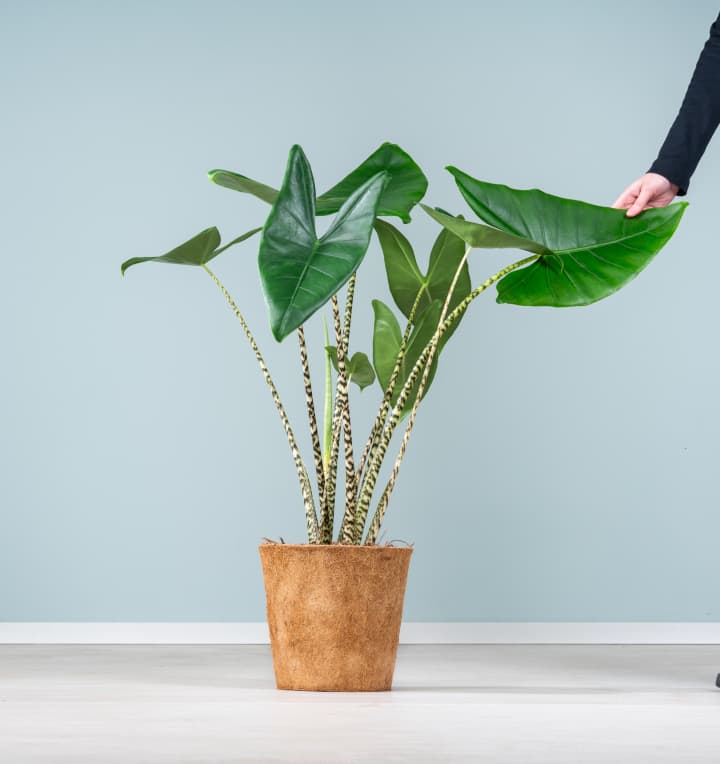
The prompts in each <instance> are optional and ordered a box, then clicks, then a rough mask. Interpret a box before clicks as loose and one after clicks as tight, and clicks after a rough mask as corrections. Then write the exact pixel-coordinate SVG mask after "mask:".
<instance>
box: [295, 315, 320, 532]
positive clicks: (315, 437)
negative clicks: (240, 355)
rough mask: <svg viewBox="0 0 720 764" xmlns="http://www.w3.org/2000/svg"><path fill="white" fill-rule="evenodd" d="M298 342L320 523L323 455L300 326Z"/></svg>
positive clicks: (303, 330)
mask: <svg viewBox="0 0 720 764" xmlns="http://www.w3.org/2000/svg"><path fill="white" fill-rule="evenodd" d="M297 334H298V342H299V344H300V363H301V364H302V370H303V383H304V385H305V402H306V403H307V410H308V420H309V422H310V437H311V439H312V447H313V457H314V459H315V471H316V473H317V482H318V496H319V497H320V518H321V520H320V524H321V525H322V517H323V515H324V513H325V506H324V504H323V500H324V497H325V469H324V467H323V456H322V451H321V450H320V433H319V431H318V424H317V414H316V413H315V399H314V398H313V390H312V379H311V377H310V364H309V363H308V354H307V345H306V344H305V329H304V328H303V327H302V326H300V327H298V330H297Z"/></svg>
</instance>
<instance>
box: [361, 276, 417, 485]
mask: <svg viewBox="0 0 720 764" xmlns="http://www.w3.org/2000/svg"><path fill="white" fill-rule="evenodd" d="M424 288H425V287H424V286H422V287H420V289H418V293H417V295H416V297H415V302H414V303H413V306H412V309H411V310H410V316H409V318H408V322H407V326H406V327H405V332H404V334H403V338H402V341H401V343H400V349H399V350H398V354H397V358H396V359H395V366H394V367H393V370H392V374H391V375H390V381H389V382H388V386H387V388H386V390H385V393H384V395H383V399H382V402H381V403H380V410H379V411H378V414H377V416H376V417H375V422H374V423H373V426H372V429H371V430H370V437H369V438H368V441H367V443H366V444H365V449H364V450H363V454H362V457H361V458H360V464H359V465H358V469H357V473H356V475H355V482H356V484H357V485H359V486H362V481H361V477H362V471H363V467H364V466H365V460H366V459H367V458H370V459H371V460H372V455H373V453H374V451H375V449H376V448H377V444H378V443H379V442H380V433H381V432H382V427H383V425H384V424H385V419H386V418H387V414H388V411H389V410H390V401H391V400H392V396H393V392H394V391H395V385H396V384H397V380H398V377H399V376H400V368H401V367H402V362H403V359H404V358H405V350H406V349H407V344H408V340H409V339H410V333H411V331H412V328H413V321H414V319H415V313H416V311H417V308H418V305H419V304H420V298H421V297H422V296H423V290H424Z"/></svg>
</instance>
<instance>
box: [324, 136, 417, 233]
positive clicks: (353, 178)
mask: <svg viewBox="0 0 720 764" xmlns="http://www.w3.org/2000/svg"><path fill="white" fill-rule="evenodd" d="M378 172H386V173H387V174H388V176H389V181H388V184H387V186H386V187H385V189H384V190H383V194H382V197H381V198H380V204H379V205H378V212H377V214H378V215H390V216H395V217H399V218H400V219H401V220H402V221H403V222H404V223H409V222H410V210H411V209H412V208H413V207H414V206H415V205H416V204H417V203H418V202H419V201H420V200H421V199H422V198H423V196H425V191H427V185H428V182H427V178H426V177H425V175H424V174H423V171H422V170H421V169H420V168H419V167H418V165H417V164H416V163H415V161H414V160H413V159H412V157H411V156H410V155H409V154H408V153H407V152H405V151H403V150H402V149H401V148H400V146H397V145H396V144H394V143H383V145H382V146H380V148H379V149H377V151H375V152H373V153H372V154H371V155H370V156H369V157H368V158H367V159H366V160H365V161H364V162H363V163H362V164H361V165H360V166H359V167H356V168H355V169H354V170H353V171H352V172H351V173H350V174H349V175H347V176H346V177H344V178H343V179H342V180H341V181H340V182H339V183H337V184H336V185H334V186H333V187H332V188H331V189H330V190H329V191H326V192H325V193H324V194H322V195H321V196H319V197H318V200H317V214H318V215H329V214H330V213H332V212H335V211H336V210H338V209H339V208H340V205H342V204H343V203H344V201H345V199H347V198H348V196H350V194H352V193H353V191H355V189H356V188H358V186H360V185H362V184H363V183H364V182H365V181H367V180H368V179H369V178H371V177H373V175H375V174H376V173H378Z"/></svg>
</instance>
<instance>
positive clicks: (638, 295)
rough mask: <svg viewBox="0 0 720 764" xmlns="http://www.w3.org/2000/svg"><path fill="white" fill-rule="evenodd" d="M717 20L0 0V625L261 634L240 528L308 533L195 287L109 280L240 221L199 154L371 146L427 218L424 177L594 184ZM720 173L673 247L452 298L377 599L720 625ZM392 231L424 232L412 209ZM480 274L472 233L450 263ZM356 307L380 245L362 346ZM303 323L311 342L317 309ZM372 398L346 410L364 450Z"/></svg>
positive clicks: (246, 159) (284, 0) (257, 384)
mask: <svg viewBox="0 0 720 764" xmlns="http://www.w3.org/2000/svg"><path fill="white" fill-rule="evenodd" d="M716 14H717V3H715V2H709V1H705V0H703V1H702V2H700V1H696V2H693V3H691V4H688V3H686V4H681V3H677V2H672V3H670V2H657V0H653V1H652V2H650V1H649V0H642V1H638V2H634V3H627V2H619V1H614V2H605V3H577V2H572V3H571V2H543V3H535V2H505V3H486V2H470V0H468V1H467V2H461V1H460V0H446V1H445V2H443V3H434V2H433V3H431V2H424V0H423V1H420V2H394V3H390V2H387V0H385V1H384V2H376V1H374V0H373V1H368V0H365V2H362V3H349V2H338V1H337V0H335V1H334V2H308V1H306V2H303V3H295V2H290V1H289V0H280V1H278V2H274V3H264V2H173V3H170V2H152V3H148V2H123V3H109V2H85V3H83V2H47V3H42V2H32V3H23V2H14V3H13V2H3V3H1V4H0V95H1V98H2V101H1V103H2V116H1V119H0V134H1V136H2V141H1V142H0V152H1V155H2V162H1V163H0V164H1V167H2V172H1V173H0V211H1V212H0V215H1V217H2V221H3V225H2V238H3V241H2V262H3V268H2V278H0V325H1V326H2V337H3V340H2V375H1V376H0V401H2V403H1V404H0V413H1V416H2V419H1V421H0V427H1V430H0V432H1V433H2V435H1V440H0V465H1V466H0V470H1V480H0V513H1V514H0V520H1V526H0V618H2V619H3V620H10V621H24V620H29V621H35V620H60V621H73V620H78V621H83V620H92V621H102V620H109V621H112V620H119V621H143V620H149V621H162V620H172V621H194V620H198V621H200V620H212V621H226V620H227V621H242V620H248V621H258V620H262V618H263V617H264V600H263V591H262V579H261V575H260V569H259V562H258V556H257V550H256V547H257V544H258V543H259V541H260V540H261V538H262V537H263V536H271V537H275V538H277V537H278V536H279V535H282V536H284V538H285V539H286V540H293V541H303V540H304V521H303V512H302V507H301V501H300V496H299V491H298V488H297V484H296V479H295V475H294V469H293V465H292V461H291V459H290V457H289V452H288V450H287V445H286V443H285V441H284V436H283V433H282V430H281V427H280V425H279V421H278V419H277V415H276V413H275V411H274V409H273V407H272V403H271V401H270V398H269V395H268V393H267V390H266V388H265V387H264V383H263V380H262V378H261V375H260V373H259V371H258V369H257V368H256V363H255V359H254V358H253V356H252V354H251V352H250V350H249V348H248V347H247V345H246V344H245V342H244V338H243V336H242V334H241V332H240V328H239V326H238V325H237V324H236V322H235V321H234V320H233V318H232V315H231V314H230V312H229V311H228V309H227V307H226V306H225V305H224V304H223V302H222V299H221V297H220V296H219V294H218V293H217V292H216V290H215V289H214V287H213V285H212V283H211V282H210V281H209V279H207V277H206V276H205V274H204V273H202V272H200V271H196V270H194V269H183V268H169V267H161V266H146V267H144V268H142V269H140V268H138V269H137V270H135V271H131V272H130V273H129V274H128V276H127V277H126V278H125V279H124V280H123V279H121V278H120V273H119V264H120V262H121V261H122V260H124V259H125V258H128V257H131V256H135V255H153V254H159V253H161V252H163V251H166V250H168V249H169V248H171V247H172V246H174V245H175V244H177V243H179V242H180V241H182V240H184V239H185V238H187V237H189V236H191V235H193V234H194V233H196V232H197V231H199V230H200V229H202V228H205V227H206V226H209V225H213V224H216V225H218V226H219V227H220V229H221V231H223V233H224V234H225V236H226V237H231V236H234V235H237V234H239V233H240V232H242V231H245V230H246V229H248V228H250V227H252V226H254V225H257V224H258V223H261V222H262V220H263V219H264V215H265V214H266V212H267V208H266V207H264V206H263V204H262V203H261V202H258V201H256V200H253V199H250V198H248V197H243V196H240V195H235V194H233V193H231V192H229V191H226V190H223V189H220V188H218V187H216V186H213V185H212V184H210V183H209V182H208V181H207V180H206V179H205V176H204V174H205V171H206V170H208V169H210V168H212V167H228V168H232V169H236V170H238V171H240V172H243V173H246V174H248V175H250V176H252V177H257V178H259V179H262V180H264V181H265V182H268V183H274V184H277V183H279V181H280V178H281V175H282V171H283V168H284V163H285V156H286V153H287V150H288V148H289V147H290V145H291V144H292V143H295V142H298V143H300V144H302V145H303V147H304V148H305V150H306V152H307V154H308V155H309V157H310V160H311V162H312V163H313V167H314V169H315V172H316V177H317V182H318V186H320V187H326V186H329V185H331V184H332V183H334V182H335V181H336V180H337V179H339V177H341V175H342V174H344V173H345V172H346V171H347V170H348V169H350V168H351V167H352V166H354V164H355V163H357V162H358V161H360V160H361V159H363V158H364V157H365V156H366V155H367V154H368V153H370V151H371V150H373V149H374V148H375V147H376V146H377V145H378V144H379V143H380V142H382V141H383V140H392V141H396V142H398V143H400V144H402V145H403V146H404V147H405V148H406V149H407V150H408V151H410V152H411V153H412V154H413V156H414V157H415V158H416V159H417V160H418V161H419V162H420V164H421V165H422V166H423V167H424V168H425V169H426V171H427V173H428V175H429V177H430V181H431V192H430V195H429V201H430V202H432V203H433V204H438V205H440V206H443V207H446V208H450V209H452V210H456V211H462V210H465V207H464V205H463V204H461V202H460V199H459V195H458V193H457V192H456V190H455V189H454V187H453V184H452V182H451V179H450V177H449V176H448V175H447V174H446V173H444V171H443V166H444V165H445V164H448V163H452V164H455V165H458V166H460V167H462V168H463V169H466V170H467V171H468V172H471V173H473V174H475V175H477V176H480V177H482V178H485V179H487V180H490V181H495V182H504V183H508V184H510V185H514V186H518V187H530V186H539V187H542V188H544V189H545V190H547V191H550V192H554V193H557V194H560V195H564V196H570V197H576V198H583V199H586V200H588V201H592V202H596V203H600V204H609V203H611V202H612V201H613V200H614V199H615V197H616V196H617V195H618V194H619V193H620V191H621V190H622V189H623V188H624V187H625V185H627V184H628V183H629V182H630V181H631V180H633V179H634V178H635V177H636V176H637V175H639V174H641V173H642V172H644V170H645V169H646V168H647V166H648V165H649V163H650V162H651V160H652V159H653V158H654V156H655V152H656V150H657V147H658V146H659V144H660V142H661V141H662V139H663V137H664V135H665V132H666V130H667V128H668V127H669V125H670V122H671V121H672V119H673V117H674V115H675V112H676V110H677V108H678V106H679V103H680V99H681V97H682V95H683V92H684V89H685V86H686V84H687V81H688V79H689V76H690V74H691V71H692V68H693V66H694V63H695V60H696V58H697V55H698V53H699V50H700V47H701V46H702V44H703V42H704V40H705V39H706V36H707V32H708V28H709V25H710V23H711V22H712V20H713V18H714V17H715V15H716ZM718 140H720V139H718ZM719 178H720V146H718V143H717V142H716V143H715V145H714V146H712V147H711V149H710V151H709V152H708V154H707V156H706V158H705V160H704V161H703V163H702V164H701V166H700V169H699V170H698V172H697V174H696V176H695V179H694V182H693V184H692V187H691V193H690V196H689V200H690V201H691V202H692V205H691V207H690V208H689V210H688V212H687V213H686V216H685V220H684V222H683V224H682V226H681V228H680V230H679V232H678V234H677V235H676V237H675V238H674V240H673V241H672V242H671V244H670V245H669V246H668V247H667V248H666V249H665V250H664V251H663V252H662V254H661V255H660V256H659V257H658V258H657V260H656V261H655V262H654V263H653V265H652V266H651V267H650V268H649V270H648V271H646V272H645V273H644V274H643V275H642V276H641V277H640V278H639V279H638V280H637V281H635V282H634V283H633V284H631V285H630V286H629V287H628V288H627V289H625V290H624V291H622V292H621V293H619V294H618V295H615V296H614V297H612V298H611V299H608V300H607V301H604V302H602V303H599V304H597V305H594V306H592V307H588V308H584V309H579V310H573V311H570V310H568V311H553V310H551V309H539V310H528V309H521V308H515V307H509V306H499V305H496V304H494V302H493V299H492V298H491V297H490V296H488V299H485V300H478V301H477V303H476V304H475V306H474V308H473V310H472V311H471V313H470V314H469V315H468V317H467V319H466V320H465V322H464V324H463V326H462V327H461V329H460V330H459V332H458V333H457V335H456V339H455V340H454V341H453V342H452V343H451V344H450V345H449V346H448V348H447V351H446V352H445V354H444V358H443V359H442V360H443V362H442V366H441V369H440V372H439V374H438V377H437V379H436V381H435V383H434V387H433V390H432V391H431V394H430V396H429V397H428V399H427V401H426V404H425V406H424V409H421V412H420V414H421V415H420V418H419V419H418V424H417V427H416V431H415V433H414V437H413V440H412V441H411V445H410V449H409V452H408V456H407V458H406V462H405V465H404V467H403V471H402V472H401V476H400V480H399V482H398V485H397V488H396V491H395V493H394V495H393V501H392V505H391V509H390V512H389V515H388V519H387V534H388V537H389V538H401V539H406V540H409V541H412V542H414V543H415V545H416V551H415V554H414V555H413V562H412V566H411V575H410V580H409V589H408V596H407V604H406V610H405V616H406V618H407V619H409V620H416V621H417V620H427V621H433V620H438V621H443V620H460V621H462V620H468V621H474V620H501V621H504V620H508V621H512V620H517V621H522V620H532V621H536V620H558V621H563V620H569V621H574V620H580V621H592V620H600V621H602V620H610V621H634V620H637V621H642V620H652V621H666V620H667V621H672V620H680V621H691V620H697V621H710V620H720V555H718V542H719V540H720V488H719V487H718V480H717V469H718V468H717V465H718V458H719V453H718V436H717V433H718V429H719V428H720V411H719V410H718V396H717V390H718V384H719V383H720V362H719V361H718V356H719V351H718V335H717V326H718V319H719V318H720V306H719V305H718V301H717V295H718V289H717V283H718V280H719V279H720V252H719V251H718V244H717V236H716V234H715V227H716V222H717V216H718V211H717V201H718V196H717V182H718V179H719ZM416 218H417V220H416V222H415V223H414V224H413V229H411V230H412V231H413V234H412V237H413V239H414V241H416V242H417V243H418V247H417V248H418V249H420V250H423V249H425V251H427V248H428V247H429V244H430V242H431V238H432V235H433V233H434V226H433V224H431V223H430V221H428V220H423V219H421V215H420V214H419V213H418V215H416ZM255 246H256V244H253V245H248V246H246V247H244V248H237V249H235V250H233V251H232V253H228V255H227V256H224V257H223V258H222V259H221V260H219V261H218V264H217V271H218V273H219V274H220V275H221V277H222V278H224V279H225V280H226V282H227V284H228V286H229V287H230V288H231V290H232V292H233V293H234V294H235V295H236V297H237V300H238V302H239V303H240V305H241V306H242V308H243V310H244V311H245V314H246V316H247V318H248V320H249V322H250V323H251V325H252V327H253V328H254V329H255V331H256V334H257V336H258V340H259V342H260V345H261V348H262V349H263V351H264V352H265V353H266V355H267V357H268V361H269V364H270V367H271V369H272V370H273V372H274V374H275V376H276V378H277V381H278V384H279V386H280V388H281V394H282V395H283V397H284V399H285V400H286V401H287V405H288V408H289V409H290V412H291V416H292V417H293V419H294V421H296V423H297V425H296V426H297V427H298V428H301V427H302V425H303V413H304V412H303V396H302V389H301V384H300V378H299V375H298V360H297V353H296V348H295V347H294V342H293V341H292V338H290V339H289V340H288V342H287V343H286V344H284V345H280V346H278V345H276V344H275V342H274V340H272V338H271V336H270V333H269V330H268V328H267V321H266V314H265V307H264V304H263V301H262V297H261V293H260V289H259V281H258V278H257V273H256V264H255ZM505 262H507V255H503V254H501V253H481V252H476V253H475V254H474V255H473V261H472V271H473V275H474V280H475V281H476V282H479V281H480V280H481V279H483V278H485V277H486V276H487V275H489V274H490V273H492V272H494V271H495V270H496V269H497V267H498V266H499V265H500V264H501V263H505ZM374 297H380V298H383V299H386V300H388V301H389V297H388V295H387V287H386V286H385V280H384V273H383V269H382V265H381V258H380V256H379V251H378V248H377V245H376V244H373V248H372V250H371V252H370V253H369V255H368V258H367V260H366V262H365V264H364V265H363V268H362V270H361V275H360V278H359V282H358V297H357V302H358V303H359V304H358V308H357V311H356V320H355V326H356V330H355V341H354V343H353V345H354V349H364V350H369V349H370V340H369V337H370V325H371V313H370V309H369V302H370V299H372V298H374ZM307 331H308V334H309V336H310V342H311V353H312V354H313V355H312V357H314V358H316V359H317V358H318V353H320V352H321V323H320V322H319V320H318V319H317V318H316V319H314V320H313V321H312V322H310V323H309V325H308V327H307ZM315 369H316V371H318V372H319V371H320V366H319V365H318V364H317V363H316V366H315ZM317 385H318V387H319V378H318V379H317ZM377 400H378V390H377V389H372V390H367V391H365V393H363V395H362V396H361V397H358V396H356V398H355V400H354V402H353V410H354V412H355V414H356V425H355V432H356V437H357V440H358V441H360V439H361V434H362V433H363V432H364V431H366V429H367V427H368V425H369V420H370V417H371V414H372V411H373V410H374V408H375V405H376V402H377ZM362 440H363V442H364V438H363V439H362ZM304 443H305V444H306V443H307V441H304Z"/></svg>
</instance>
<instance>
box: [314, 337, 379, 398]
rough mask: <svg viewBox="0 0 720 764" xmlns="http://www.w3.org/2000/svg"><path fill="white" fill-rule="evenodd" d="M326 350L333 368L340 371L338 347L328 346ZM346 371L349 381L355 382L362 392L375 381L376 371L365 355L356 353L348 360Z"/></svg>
mask: <svg viewBox="0 0 720 764" xmlns="http://www.w3.org/2000/svg"><path fill="white" fill-rule="evenodd" d="M325 350H326V352H327V357H328V358H329V359H330V361H331V362H332V365H333V368H334V369H335V371H338V358H337V347H336V346H335V345H326V346H325ZM345 370H346V373H347V375H348V380H349V381H350V382H354V383H355V384H356V385H357V386H358V387H359V388H360V390H364V389H365V388H366V387H369V386H370V385H372V383H373V382H374V381H375V371H374V370H373V367H372V364H371V363H370V360H369V359H368V357H367V356H366V355H365V353H355V354H354V355H353V356H352V357H351V358H349V359H346V361H345Z"/></svg>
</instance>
